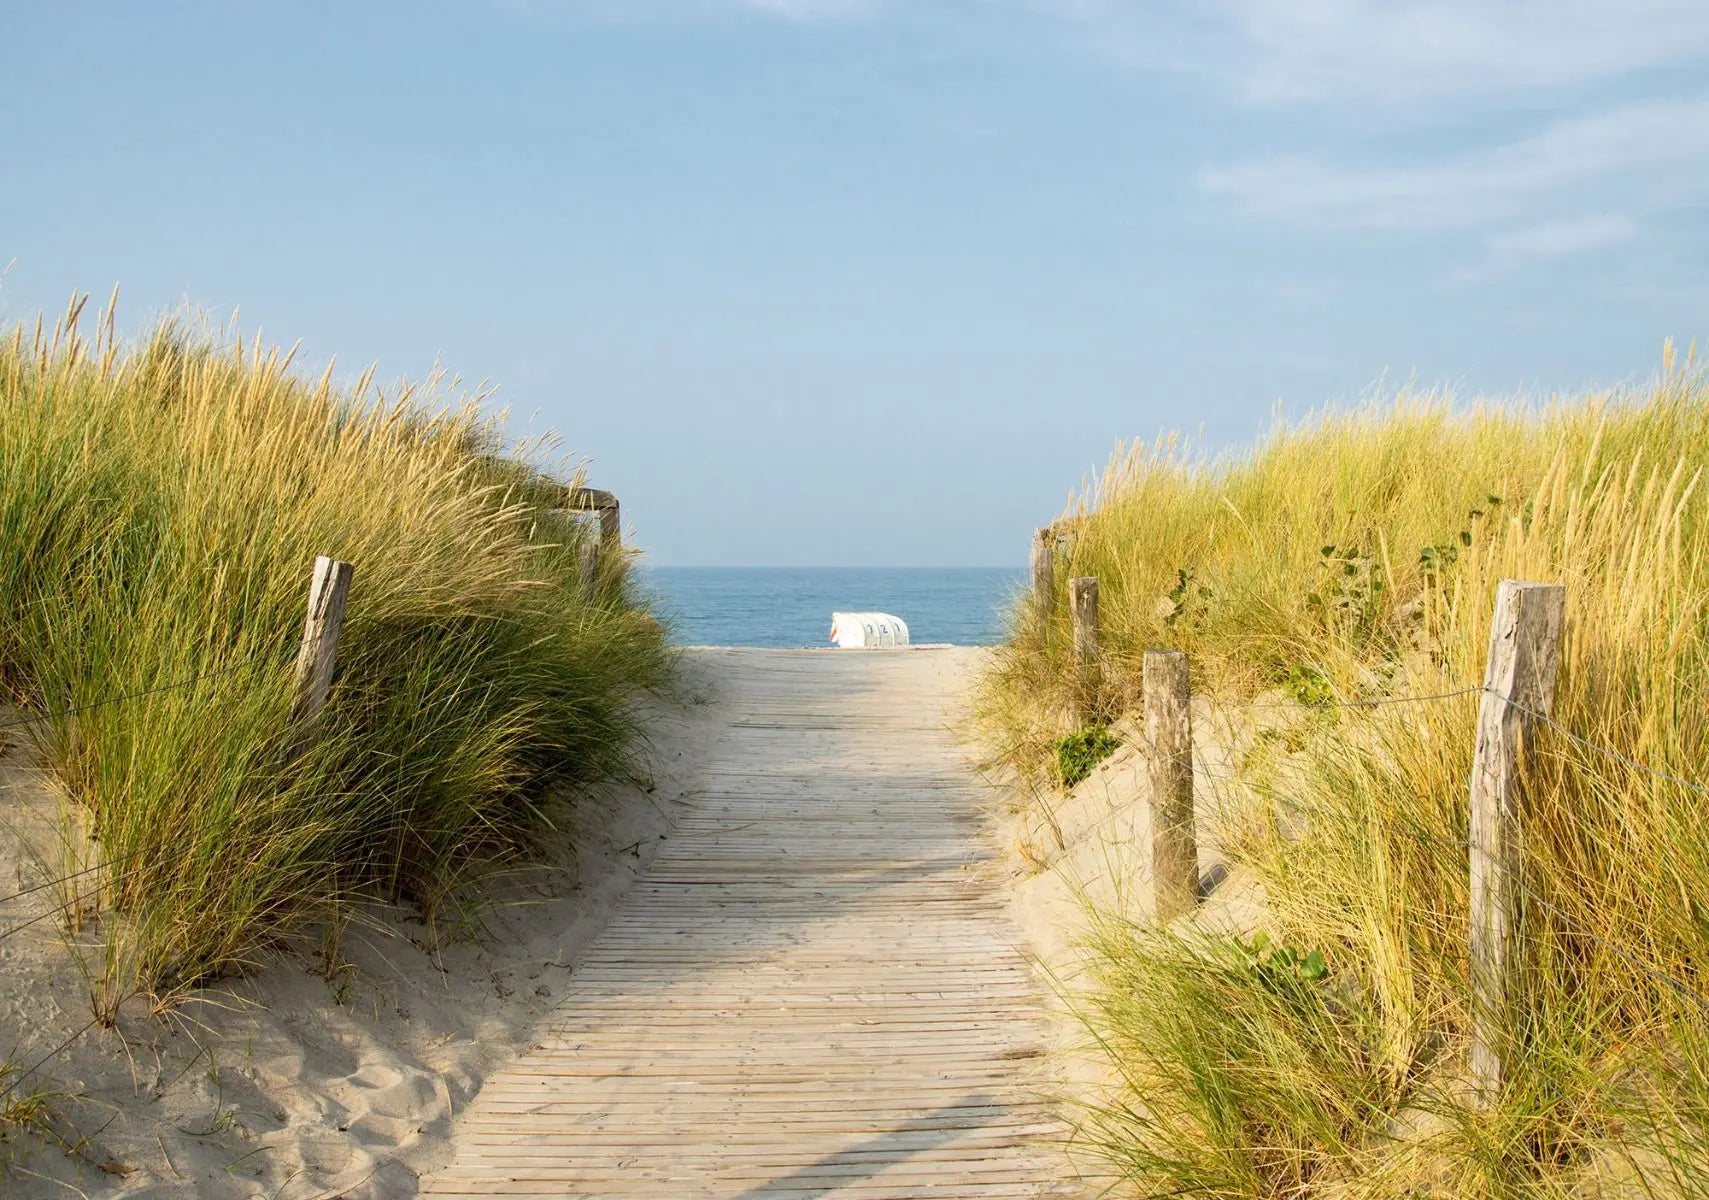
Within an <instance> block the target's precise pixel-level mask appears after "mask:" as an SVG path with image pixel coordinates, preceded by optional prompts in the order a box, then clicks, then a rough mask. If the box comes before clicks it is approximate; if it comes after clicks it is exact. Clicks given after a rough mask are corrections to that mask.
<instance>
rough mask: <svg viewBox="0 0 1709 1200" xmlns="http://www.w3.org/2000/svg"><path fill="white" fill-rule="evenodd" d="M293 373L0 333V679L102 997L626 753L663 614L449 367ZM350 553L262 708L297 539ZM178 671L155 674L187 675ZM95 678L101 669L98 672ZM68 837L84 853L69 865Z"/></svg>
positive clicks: (297, 575)
mask: <svg viewBox="0 0 1709 1200" xmlns="http://www.w3.org/2000/svg"><path fill="white" fill-rule="evenodd" d="M440 396H441V394H440V391H439V385H438V382H437V381H434V382H432V383H430V384H429V385H428V386H427V387H426V388H420V389H418V388H412V387H407V386H406V387H403V388H402V389H401V390H399V391H397V392H396V393H395V394H392V395H389V396H388V395H385V394H382V393H381V392H380V391H378V390H376V389H375V388H374V387H372V386H371V384H370V383H369V381H368V380H367V379H366V378H364V380H363V381H362V382H360V383H359V384H358V385H357V386H355V387H354V388H352V389H349V390H340V389H338V388H335V387H334V386H333V384H332V382H331V378H330V370H329V372H328V375H327V376H325V377H323V378H321V379H320V380H319V382H306V381H303V380H301V379H300V378H298V377H296V376H295V375H293V374H292V373H291V372H290V370H289V356H288V355H282V354H280V353H279V352H277V351H273V350H265V349H263V348H262V347H261V346H260V344H259V343H256V344H255V345H253V346H250V347H245V346H244V345H243V344H242V343H235V344H232V345H230V346H229V347H222V346H219V345H216V344H214V343H212V342H209V341H202V340H197V339H194V338H190V337H187V336H184V335H183V334H181V333H180V332H178V331H177V330H175V329H174V328H173V327H172V326H170V325H168V326H165V327H163V328H161V329H160V330H159V331H158V332H157V333H156V334H155V335H154V336H153V337H151V338H149V339H148V340H147V341H146V342H144V343H143V344H141V345H139V346H137V347H135V348H131V349H126V348H123V347H120V346H119V345H117V344H116V343H115V342H114V341H113V339H112V335H111V332H110V325H109V326H108V327H107V328H106V329H104V330H103V335H102V336H101V337H100V338H98V339H96V341H95V342H94V343H91V342H89V341H87V340H86V339H84V338H83V337H81V336H80V335H79V332H78V329H77V323H76V316H75V310H74V312H73V314H72V315H71V316H70V317H68V319H67V320H66V321H64V322H62V323H61V325H60V327H59V328H57V329H56V330H55V331H53V332H52V333H51V334H44V333H43V331H42V329H41V326H40V324H39V323H38V325H37V328H36V330H35V332H34V335H33V336H32V335H31V334H30V333H28V332H26V331H24V330H22V329H20V330H18V331H16V332H15V333H14V334H13V335H12V336H11V337H10V338H8V339H7V340H6V341H5V342H4V343H3V344H0V686H3V687H4V688H5V689H6V691H7V692H8V693H9V695H10V697H11V698H12V699H14V700H15V701H16V702H18V703H19V704H20V705H21V706H22V707H23V708H24V709H25V711H27V712H31V713H36V714H66V715H53V716H50V717H49V718H48V719H47V720H46V721H45V722H44V723H43V724H42V725H41V726H39V727H38V728H39V729H40V730H42V732H43V737H44V742H45V748H46V750H47V752H48V755H49V761H50V763H51V765H52V767H53V769H54V771H55V773H56V774H57V776H58V778H59V779H60V781H61V782H62V783H63V785H64V787H65V790H66V792H67V794H68V795H69V797H70V798H71V800H72V801H73V802H74V809H75V810H76V811H77V812H79V813H80V814H81V819H82V826H83V828H84V830H85V831H86V832H87V834H88V835H89V836H90V837H91V838H93V839H94V841H95V843H96V844H97V846H98V850H96V851H93V852H92V854H93V855H94V856H97V857H98V858H99V860H100V861H102V862H104V863H105V864H106V865H105V867H104V868H103V869H102V870H101V871H99V872H98V873H96V874H95V875H94V876H92V877H90V876H85V877H82V878H79V879H78V880H76V881H75V883H73V884H68V885H67V887H68V888H69V889H71V890H70V891H69V892H68V894H67V896H66V900H67V902H68V903H67V908H68V912H70V913H72V914H73V915H74V916H80V915H82V914H85V913H88V912H93V914H94V917H95V920H96V924H97V931H98V941H99V951H100V953H99V955H98V956H97V957H98V958H99V959H100V963H99V965H98V968H97V970H96V971H95V977H94V979H93V980H92V989H93V990H94V992H95V997H96V1008H97V1011H98V1012H103V1013H108V1014H110V1013H111V1011H112V1009H113V1008H114V1007H115V1006H116V1005H117V1004H118V1003H119V1002H121V1001H122V1000H123V999H124V998H126V997H128V996H130V995H134V994H137V993H139V992H140V993H143V994H146V995H149V996H153V997H155V998H157V999H161V1000H164V999H169V998H170V997H172V996H174V995H176V994H179V993H180V992H181V991H182V989H184V988H186V987H189V986H192V985H194V984H196V983H198V982H200V981H203V980H206V979H208V978H210V977H213V976H217V975H219V974H221V973H224V972H228V971H231V970H234V969H237V968H240V967H242V966H244V965H245V964H248V963H250V962H252V961H253V960H254V958H255V956H256V955H257V953H258V952H259V951H260V950H261V949H262V948H264V947H265V946H267V945H268V944H269V943H270V942H272V941H274V940H275V939H277V938H279V937H280V936H282V935H283V934H285V933H287V932H288V931H289V930H291V929H292V928H293V927H294V926H296V925H297V924H298V923H300V922H302V921H303V920H305V919H312V918H316V917H323V916H327V915H329V914H330V913H331V912H333V911H335V910H336V909H337V907H338V906H340V905H342V904H344V903H345V902H346V901H348V900H350V899H351V898H353V897H358V896H361V897H382V898H386V899H397V900H407V901H411V902H414V903H417V904H419V905H421V906H422V907H423V908H424V909H425V910H426V911H427V912H428V914H429V915H430V916H431V915H432V914H433V913H434V912H435V910H436V909H437V908H438V907H439V906H441V905H442V904H443V903H444V902H445V901H446V900H447V899H448V898H450V897H452V896H454V895H456V894H458V893H459V891H460V889H462V888H463V886H464V885H465V884H466V883H467V882H468V881H469V880H470V879H471V878H473V877H474V876H477V875H479V874H480V873H481V872H482V871H483V870H484V869H485V868H486V867H488V866H490V865H492V864H494V863H499V862H504V861H507V860H510V859H513V858H514V857H515V856H517V855H518V854H522V853H526V851H527V850H528V849H529V847H530V842H531V837H532V835H533V834H534V833H535V832H536V831H537V830H538V829H539V828H540V825H541V821H542V820H543V808H542V805H543V802H544V801H545V799H546V797H547V795H548V793H549V792H551V791H552V790H553V789H554V788H558V787H560V786H562V785H575V784H583V783H587V782H590V781H594V780H598V779H602V778H605V777H608V776H610V775H612V774H613V773H615V772H619V771H621V770H623V769H624V768H625V765H626V763H627V762H628V760H629V756H630V755H631V753H632V751H633V748H634V746H635V739H636V734H637V729H636V725H635V716H634V710H633V707H632V699H633V697H634V695H635V693H636V690H637V689H638V688H643V687H647V686H649V685H653V684H657V683H659V682H661V681H662V680H663V679H664V678H665V675H666V671H667V657H666V651H665V647H664V645H663V638H662V634H661V631H660V629H659V627H658V625H657V623H656V622H654V621H653V620H652V618H651V617H650V616H649V615H648V614H647V613H646V612H645V611H644V609H643V608H642V607H641V606H640V605H639V603H638V602H637V600H636V599H635V597H634V594H633V592H632V590H631V588H630V585H629V582H628V579H627V571H626V566H625V563H624V562H623V561H622V560H621V558H620V557H618V556H614V555H606V556H604V561H603V564H602V568H601V577H600V579H599V581H598V583H597V585H596V586H595V587H594V588H593V589H591V591H590V590H584V588H583V587H582V586H581V585H580V584H579V583H578V582H577V573H576V568H575V563H576V552H577V548H578V545H579V544H580V540H581V539H583V538H585V537H588V536H592V535H591V534H590V532H589V530H588V529H587V527H586V526H585V525H584V524H583V523H581V522H580V521H578V520H575V519H572V518H569V517H567V516H564V515H562V514H559V513H556V512H554V511H552V508H553V505H554V504H555V503H556V502H557V501H558V500H559V498H560V497H561V494H562V489H561V485H559V484H558V483H556V482H554V481H552V480H550V479H547V478H546V477H545V476H543V475H541V474H540V473H538V472H536V471H535V470H533V469H532V468H530V467H528V466H526V465H524V464H523V463H521V462H518V461H514V460H512V459H509V458H507V457H505V456H504V455H503V454H502V452H501V440H500V433H501V430H500V428H499V426H498V425H497V424H496V423H495V422H494V421H493V420H492V419H489V418H483V416H482V415H481V412H480V411H479V408H478V398H477V399H474V400H463V401H459V402H455V403H447V402H445V401H443V400H442V399H441V398H440ZM317 554H329V555H332V556H334V557H337V558H342V559H345V560H348V561H350V562H352V563H354V564H355V577H354V583H353V586H352V589H351V594H350V599H349V606H348V613H347V617H346V622H345V625H344V630H343V636H342V640H341V642H340V645H339V660H338V674H337V676H336V678H335V680H334V684H333V687H332V693H331V699H330V702H329V705H328V707H327V709H326V711H325V713H324V715H323V718H322V720H321V722H320V724H319V726H318V727H317V728H316V730H315V731H314V736H313V737H311V738H309V739H307V740H306V742H301V741H299V739H297V738H295V737H293V736H291V721H290V716H291V712H290V710H291V698H292V688H291V680H292V664H293V661H294V659H295V656H296V653H297V645H298V641H299V639H300V637H301V631H302V625H303V614H304V606H305V602H306V593H307V585H308V580H309V573H310V567H311V564H312V561H313V559H314V556H315V555H317ZM191 680H194V681H196V682H193V683H188V684H186V681H191ZM115 698H120V699H115ZM73 865H74V866H81V865H85V864H81V863H78V864H73Z"/></svg>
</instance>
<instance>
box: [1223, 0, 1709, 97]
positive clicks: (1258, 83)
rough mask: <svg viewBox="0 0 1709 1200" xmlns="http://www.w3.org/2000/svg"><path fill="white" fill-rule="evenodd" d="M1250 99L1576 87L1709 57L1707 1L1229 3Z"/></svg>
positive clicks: (1267, 0)
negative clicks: (1248, 64) (1244, 52)
mask: <svg viewBox="0 0 1709 1200" xmlns="http://www.w3.org/2000/svg"><path fill="white" fill-rule="evenodd" d="M1227 10H1228V12H1229V15H1230V17H1231V20H1232V22H1233V24H1234V26H1235V28H1236V29H1237V30H1238V31H1239V34H1240V36H1241V37H1242V38H1243V39H1244V40H1245V41H1246V42H1247V43H1248V44H1249V45H1250V47H1251V48H1252V51H1253V53H1254V59H1253V62H1252V70H1251V73H1250V74H1249V75H1248V76H1247V78H1246V79H1245V81H1244V84H1243V90H1244V91H1245V92H1246V93H1247V94H1248V95H1250V96H1252V97H1254V98H1258V99H1265V100H1278V101H1291V100H1315V99H1337V98H1345V97H1357V98H1362V99H1367V100H1378V101H1381V100H1385V99H1407V98H1419V97H1432V96H1444V95H1452V94H1487V93H1497V92H1513V91H1522V90H1530V89H1535V88H1546V87H1561V86H1571V85H1578V84H1584V83H1590V82H1595V81H1599V80H1604V79H1608V78H1610V77H1614V76H1619V75H1624V74H1627V73H1630V72H1633V71H1638V70H1642V69H1645V68H1650V67H1656V66H1661V65H1665V64H1668V63H1676V62H1691V61H1694V60H1696V59H1699V58H1700V57H1701V56H1702V54H1703V53H1704V52H1705V51H1706V50H1709V5H1706V4H1704V3H1702V0H1503V2H1501V3H1495V4H1492V3H1489V2H1488V0H1288V2H1287V3H1284V4H1277V3H1274V2H1273V0H1232V2H1231V3H1229V4H1228V5H1227Z"/></svg>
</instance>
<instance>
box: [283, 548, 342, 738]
mask: <svg viewBox="0 0 1709 1200" xmlns="http://www.w3.org/2000/svg"><path fill="white" fill-rule="evenodd" d="M355 571H356V568H355V567H353V566H351V565H350V564H349V563H347V562H340V561H339V560H338V559H336V558H328V557H327V556H326V555H324V554H322V555H320V556H319V557H317V558H316V559H315V566H314V575H313V576H312V577H311V578H310V580H309V612H308V617H307V619H306V620H305V621H304V622H303V645H302V648H301V649H300V650H299V651H297V687H296V699H295V700H294V702H293V703H292V705H291V719H292V722H293V724H295V725H296V726H298V729H299V735H300V731H301V729H302V728H303V727H305V726H307V725H309V724H311V723H312V722H313V721H314V719H315V718H316V717H317V716H319V715H320V710H321V709H323V708H325V707H326V697H327V693H328V692H330V691H331V690H332V668H333V664H334V662H335V661H336V660H337V656H338V633H339V630H340V629H342V628H343V627H344V602H345V599H346V597H347V596H348V595H349V593H350V577H351V576H352V575H353V574H355Z"/></svg>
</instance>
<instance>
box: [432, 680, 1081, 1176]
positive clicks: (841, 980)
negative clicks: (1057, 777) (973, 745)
mask: <svg viewBox="0 0 1709 1200" xmlns="http://www.w3.org/2000/svg"><path fill="white" fill-rule="evenodd" d="M695 653H697V654H698V655H700V661H701V663H702V664H703V665H704V666H705V667H706V668H707V669H708V670H709V671H710V672H711V674H712V676H713V678H714V679H715V680H716V681H717V685H718V689H719V695H718V698H717V703H719V704H720V705H721V706H722V707H721V709H720V711H721V713H722V714H723V715H724V716H725V719H726V722H727V724H726V727H725V729H724V730H723V732H722V734H721V736H720V739H719V742H718V745H717V747H716V748H715V750H714V751H713V754H712V758H711V760H710V762H709V763H708V765H707V772H706V775H705V792H704V794H703V795H702V796H701V797H700V799H699V801H698V803H697V804H696V805H695V807H694V808H693V810H692V811H691V813H690V814H689V816H688V817H687V818H686V819H685V820H684V821H683V823H682V825H681V827H680V828H679V829H678V830H677V831H675V832H674V833H673V834H672V835H671V837H670V839H669V842H668V849H665V850H663V851H662V852H661V853H660V855H659V857H658V858H657V860H656V861H655V862H654V864H653V866H652V868H651V870H650V871H649V873H648V875H647V876H646V877H644V878H643V879H642V880H641V881H639V882H638V883H637V885H636V887H635V888H634V890H633V891H632V892H631V893H630V894H629V896H628V897H627V899H626V900H625V902H624V904H623V906H622V908H621V909H620V910H619V911H618V912H617V914H616V915H615V916H614V917H613V919H612V922H611V924H610V925H609V926H608V927H607V928H606V930H605V931H604V932H603V933H602V934H601V935H600V938H599V939H598V941H597V942H596V943H595V944H594V946H593V947H592V948H591V950H590V951H589V952H588V954H587V955H586V957H585V958H584V960H583V961H582V963H581V964H580V965H579V966H578V968H577V970H576V972H575V974H574V975H573V977H572V980H571V984H570V987H569V989H568V991H567V994H566V995H565V997H564V1000H563V1003H562V1005H561V1006H560V1007H559V1008H558V1010H557V1011H556V1012H555V1013H554V1014H553V1017H552V1019H551V1020H550V1021H549V1022H548V1023H547V1024H546V1026H545V1027H544V1029H543V1032H542V1035H541V1040H540V1042H539V1044H538V1046H537V1048H536V1049H535V1050H533V1051H532V1052H530V1053H528V1054H526V1055H525V1056H523V1057H522V1058H521V1059H520V1060H518V1061H517V1062H516V1063H514V1064H513V1065H512V1066H511V1067H510V1068H509V1069H507V1070H505V1071H503V1072H501V1073H499V1074H496V1075H495V1076H493V1077H492V1079H490V1080H489V1081H488V1083H487V1084H486V1086H485V1087H484V1088H483V1089H482V1091H481V1093H480V1095H479V1096H478V1097H477V1098H476V1101H475V1103H474V1105H473V1107H472V1108H471V1109H470V1110H469V1111H468V1112H466V1113H465V1114H464V1115H463V1116H462V1118H461V1120H460V1121H459V1124H458V1126H457V1131H456V1134H455V1137H454V1145H455V1149H456V1157H455V1160H454V1162H453V1163H452V1164H451V1165H450V1166H449V1167H448V1168H446V1169H445V1170H444V1171H442V1172H440V1173H439V1174H438V1175H436V1176H434V1177H431V1178H429V1179H427V1180H425V1181H424V1190H425V1191H426V1192H427V1193H428V1194H431V1195H435V1196H465V1197H474V1196H499V1195H528V1196H561V1197H568V1196H576V1197H583V1196H586V1197H595V1196H651V1197H660V1198H665V1197H669V1198H672V1200H687V1198H689V1197H719V1198H722V1200H748V1198H758V1197H762V1196H763V1197H779V1198H782V1197H794V1198H797V1200H800V1198H803V1197H813V1196H830V1197H844V1196H846V1197H851V1198H853V1197H863V1198H872V1197H884V1196H888V1197H923V1196H935V1197H966V1198H969V1200H971V1198H973V1197H1039V1196H1059V1195H1070V1194H1073V1190H1072V1189H1070V1188H1069V1187H1068V1185H1066V1183H1064V1182H1061V1181H1062V1180H1063V1179H1064V1177H1065V1175H1066V1171H1065V1168H1064V1167H1063V1165H1062V1160H1061V1158H1060V1156H1059V1154H1058V1152H1057V1150H1056V1148H1055V1145H1054V1142H1053V1139H1055V1138H1056V1137H1058V1136H1059V1130H1058V1128H1057V1126H1056V1125H1055V1124H1054V1122H1053V1120H1052V1118H1051V1116H1050V1113H1049V1110H1048V1108H1047V1106H1046V1105H1044V1104H1043V1103H1042V1102H1040V1101H1039V1100H1038V1099H1037V1098H1036V1097H1035V1095H1034V1092H1033V1080H1034V1079H1035V1078H1036V1077H1037V1076H1038V1069H1039V1065H1040V1064H1039V1054H1040V1051H1041V1048H1042V1046H1043V1043H1044V1037H1045V1031H1044V1021H1043V1017H1042V1015H1041V1009H1040V1007H1039V1004H1038V1001H1037V995H1036V992H1035V986H1034V983H1033V981H1032V980H1031V978H1030V976H1029V972H1028V968H1027V966H1026V964H1025V962H1024V961H1023V959H1022V957H1021V955H1020V953H1019V952H1018V951H1017V950H1016V948H1015V944H1014V943H1015V938H1016V934H1015V932H1014V931H1013V929H1012V928H1011V927H1010V925H1009V923H1008V920H1007V917H1006V914H1005V912H1004V910H1003V906H1002V901H1001V898H1000V896H999V895H998V884H997V882H996V879H995V872H993V871H992V870H991V869H990V857H991V854H990V851H989V850H988V848H987V847H986V846H985V845H984V843H983V842H982V840H981V836H980V830H981V820H982V818H981V817H980V815H979V813H978V811H977V810H978V805H979V803H980V801H981V799H982V796H981V789H980V788H979V786H978V785H977V784H976V783H975V782H974V780H973V779H972V777H971V775H970V774H969V772H968V770H967V768H966V767H965V766H964V765H963V763H962V761H961V758H960V755H959V754H958V753H957V751H956V748H955V746H954V744H953V742H952V739H951V737H950V735H949V734H948V733H947V732H946V731H945V728H944V723H945V711H946V707H947V706H948V705H949V704H950V703H951V702H952V701H953V700H954V699H955V698H956V693H957V691H958V690H959V688H960V687H961V686H963V685H964V683H965V679H964V675H965V671H966V667H967V664H968V661H969V658H968V652H966V651H932V650H916V651H900V652H868V653H860V652H847V653H842V654H838V653H830V652H808V651H764V650H707V651H697V652H695Z"/></svg>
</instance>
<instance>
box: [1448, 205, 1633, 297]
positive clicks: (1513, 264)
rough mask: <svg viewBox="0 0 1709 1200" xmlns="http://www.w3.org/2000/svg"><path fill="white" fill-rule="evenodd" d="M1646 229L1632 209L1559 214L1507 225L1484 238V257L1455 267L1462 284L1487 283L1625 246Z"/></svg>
mask: <svg viewBox="0 0 1709 1200" xmlns="http://www.w3.org/2000/svg"><path fill="white" fill-rule="evenodd" d="M1641 232H1642V229H1641V227H1640V226H1639V224H1638V222H1637V221H1636V220H1635V219H1634V218H1633V217H1632V216H1631V215H1630V214H1628V213H1623V212H1606V213H1593V214H1590V215H1578V216H1570V217H1557V218H1553V219H1550V220H1546V221H1539V222H1537V223H1535V224H1530V225H1521V226H1518V227H1516V228H1509V229H1503V230H1501V231H1499V232H1497V233H1492V234H1489V235H1488V236H1487V237H1485V238H1484V243H1483V254H1482V258H1481V259H1480V260H1479V261H1477V262H1475V263H1472V264H1470V265H1467V266H1462V267H1460V268H1459V269H1458V270H1456V271H1454V272H1453V273H1452V275H1451V276H1450V279H1451V281H1452V282H1454V283H1458V284H1475V283H1486V282H1488V281H1489V280H1491V279H1495V278H1497V277H1499V276H1502V275H1508V274H1511V273H1512V272H1514V271H1518V270H1521V269H1523V268H1525V267H1530V266H1535V265H1538V264H1541V263H1548V262H1554V261H1557V260H1560V259H1566V258H1574V257H1577V256H1579V255H1584V254H1592V253H1595V252H1596V251H1598V250H1609V249H1612V248H1613V247H1615V246H1623V245H1625V244H1627V243H1628V242H1631V241H1632V240H1633V239H1635V238H1636V237H1638V235H1639V234H1640V233H1641Z"/></svg>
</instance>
